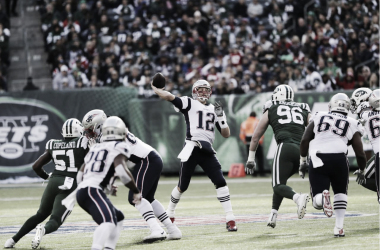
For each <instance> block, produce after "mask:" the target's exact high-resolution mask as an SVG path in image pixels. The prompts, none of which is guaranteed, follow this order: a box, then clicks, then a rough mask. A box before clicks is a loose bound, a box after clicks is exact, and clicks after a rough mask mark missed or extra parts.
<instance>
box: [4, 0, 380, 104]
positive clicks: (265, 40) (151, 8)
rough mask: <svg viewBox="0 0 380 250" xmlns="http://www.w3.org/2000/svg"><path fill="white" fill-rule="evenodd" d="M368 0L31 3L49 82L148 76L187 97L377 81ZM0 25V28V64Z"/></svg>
mask: <svg viewBox="0 0 380 250" xmlns="http://www.w3.org/2000/svg"><path fill="white" fill-rule="evenodd" d="M378 4H379V3H378V1H376V0H362V1H358V0H342V1H327V0H312V1H310V0H284V1H282V0H277V1H275V0H273V1H265V0H235V1H233V0H219V1H216V0H201V1H199V0H198V1H197V0H103V1H95V0H87V1H84V0H45V1H43V0H40V1H39V11H40V14H41V24H42V26H41V28H42V31H43V33H44V39H45V49H46V51H47V53H48V54H49V56H48V63H49V64H50V65H51V72H52V77H53V81H52V82H53V88H54V89H59V90H61V89H72V88H98V87H114V88H115V87H131V88H137V89H138V93H139V96H140V97H147V98H149V97H151V96H152V95H153V92H152V90H151V87H150V81H151V78H152V76H153V75H154V74H155V73H156V72H161V73H163V74H164V75H165V76H166V77H167V85H166V89H167V90H169V91H172V92H173V93H175V94H178V95H181V94H187V93H188V92H189V90H190V89H191V86H192V84H193V83H194V82H195V81H196V80H198V79H201V78H202V79H207V80H208V81H209V82H210V84H211V85H212V88H213V93H214V94H219V95H222V94H232V93H233V94H241V93H246V92H256V93H260V92H267V91H273V90H274V88H275V87H276V86H277V85H278V84H289V85H290V86H292V87H293V89H294V90H295V91H308V90H313V91H332V90H336V89H354V88H358V87H370V88H378V86H379V79H380V78H379V11H378V9H379V6H378ZM2 20H3V19H1V16H0V21H2ZM4 35H6V25H5V24H2V26H0V49H1V61H2V62H4V61H5V58H3V55H4V54H3V51H4V50H3V47H2V43H4V41H5V40H4V39H5V38H4V39H3V37H4Z"/></svg>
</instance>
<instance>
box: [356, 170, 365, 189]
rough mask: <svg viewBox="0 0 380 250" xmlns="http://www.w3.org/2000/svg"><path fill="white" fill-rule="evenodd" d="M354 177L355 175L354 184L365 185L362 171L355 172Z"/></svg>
mask: <svg viewBox="0 0 380 250" xmlns="http://www.w3.org/2000/svg"><path fill="white" fill-rule="evenodd" d="M354 175H357V177H356V182H357V183H358V184H359V185H363V184H365V183H366V179H365V176H364V171H361V170H360V169H358V170H356V171H355V172H354Z"/></svg>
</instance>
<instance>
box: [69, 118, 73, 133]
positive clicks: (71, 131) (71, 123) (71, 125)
mask: <svg viewBox="0 0 380 250" xmlns="http://www.w3.org/2000/svg"><path fill="white" fill-rule="evenodd" d="M73 121H74V120H71V121H70V126H69V128H70V135H72V134H73Z"/></svg>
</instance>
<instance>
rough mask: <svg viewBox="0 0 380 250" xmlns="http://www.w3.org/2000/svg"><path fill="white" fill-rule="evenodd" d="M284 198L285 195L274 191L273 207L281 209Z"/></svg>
mask: <svg viewBox="0 0 380 250" xmlns="http://www.w3.org/2000/svg"><path fill="white" fill-rule="evenodd" d="M283 199H284V197H282V196H281V195H278V194H276V193H274V194H273V196H272V209H275V210H279V209H280V205H281V203H282V200H283Z"/></svg>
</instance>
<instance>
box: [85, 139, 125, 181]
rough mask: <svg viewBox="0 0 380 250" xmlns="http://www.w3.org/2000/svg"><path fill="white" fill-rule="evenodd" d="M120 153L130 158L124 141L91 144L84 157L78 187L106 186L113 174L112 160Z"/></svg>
mask: <svg viewBox="0 0 380 250" xmlns="http://www.w3.org/2000/svg"><path fill="white" fill-rule="evenodd" d="M120 154H121V155H125V156H126V157H127V158H130V150H129V145H128V144H127V143H126V142H120V141H106V142H102V143H97V144H95V145H94V146H92V147H91V148H90V151H89V152H88V153H87V155H86V157H85V158H84V162H85V164H86V167H85V169H84V175H83V181H82V182H81V183H80V184H79V185H80V187H81V188H83V187H94V188H104V187H106V186H107V185H108V184H109V182H110V180H111V178H112V177H113V176H114V175H115V167H114V166H113V161H114V159H115V158H116V156H118V155H120Z"/></svg>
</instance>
